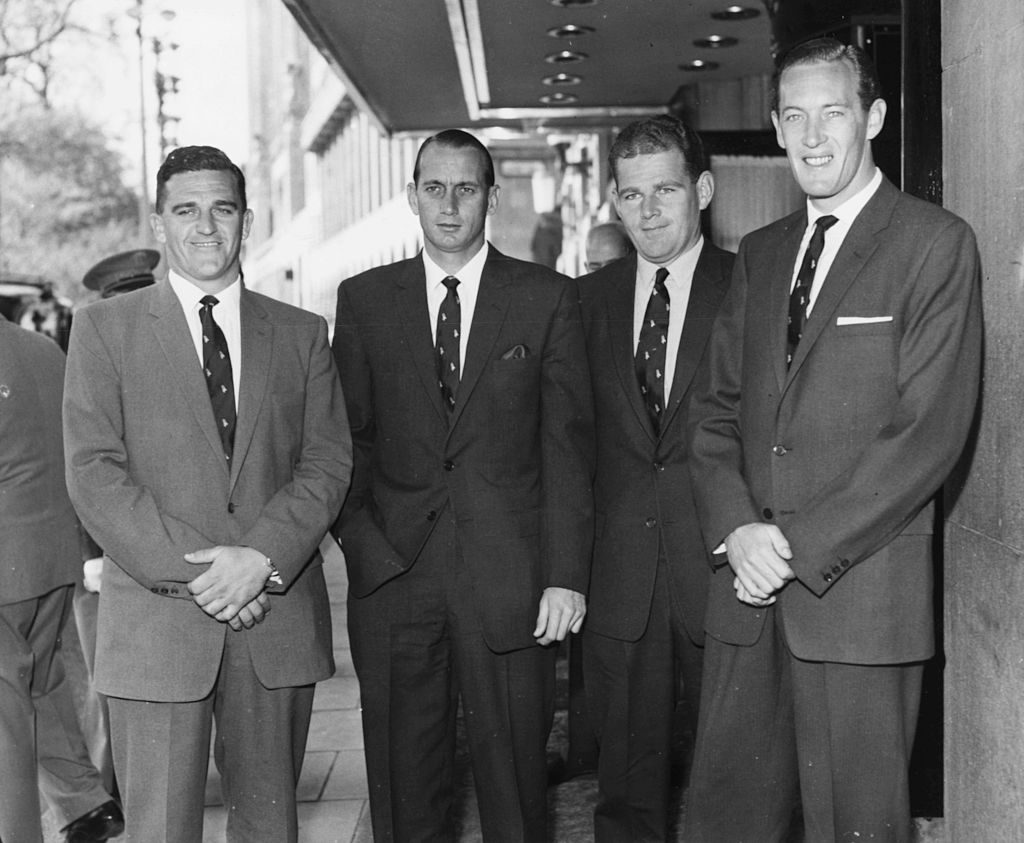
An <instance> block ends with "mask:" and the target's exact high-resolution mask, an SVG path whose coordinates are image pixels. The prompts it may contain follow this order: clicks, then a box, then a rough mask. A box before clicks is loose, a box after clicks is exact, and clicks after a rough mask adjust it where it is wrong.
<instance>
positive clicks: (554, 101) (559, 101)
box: [540, 91, 580, 105]
mask: <svg viewBox="0 0 1024 843" xmlns="http://www.w3.org/2000/svg"><path fill="white" fill-rule="evenodd" d="M540 101H541V102H542V103H544V105H571V104H572V103H574V102H579V101H580V98H579V97H578V96H576V94H567V93H565V92H564V91H555V93H553V94H545V95H544V96H542V97H541V98H540Z"/></svg>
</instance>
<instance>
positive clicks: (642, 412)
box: [605, 258, 657, 440]
mask: <svg viewBox="0 0 1024 843" xmlns="http://www.w3.org/2000/svg"><path fill="white" fill-rule="evenodd" d="M605 290H606V295H605V304H606V306H607V308H608V311H607V319H608V322H607V324H608V341H609V343H610V344H611V355H612V360H614V361H615V371H616V372H617V373H618V375H619V380H620V381H621V382H622V394H623V395H625V396H626V400H627V401H628V402H629V406H630V407H632V408H633V413H634V415H636V420H637V423H638V424H639V425H640V427H642V428H643V429H644V432H645V433H646V434H647V435H648V436H649V437H650V438H651V439H652V440H653V439H656V438H657V436H656V434H655V432H654V425H653V423H652V422H651V417H650V415H648V413H647V406H646V405H645V404H644V396H643V393H641V392H640V382H639V381H638V380H637V377H636V344H635V343H634V341H633V302H634V298H635V296H636V258H633V259H632V260H630V261H626V262H625V265H624V266H623V268H622V271H621V272H620V273H619V274H618V275H617V276H616V277H615V278H614V279H612V280H611V283H609V284H607V286H606V287H605Z"/></svg>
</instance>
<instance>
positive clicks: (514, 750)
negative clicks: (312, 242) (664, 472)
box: [334, 130, 594, 843]
mask: <svg viewBox="0 0 1024 843" xmlns="http://www.w3.org/2000/svg"><path fill="white" fill-rule="evenodd" d="M498 193H499V189H498V186H497V185H495V183H494V165H493V162H492V160H491V156H490V154H489V153H488V151H487V149H486V147H484V146H483V144H481V143H480V141H479V140H477V139H476V138H475V137H473V136H472V135H470V134H468V133H466V132H462V131H459V130H447V131H443V132H440V133H439V134H437V135H434V136H432V137H430V138H428V139H427V140H425V141H424V142H423V144H422V146H421V147H420V150H419V153H418V155H417V158H416V163H415V167H414V170H413V181H412V182H411V183H410V184H409V186H408V199H409V205H410V207H411V209H412V212H413V213H414V214H416V215H417V216H418V217H419V222H420V226H421V228H422V229H423V251H422V252H421V253H420V254H419V255H417V256H416V257H414V258H411V259H409V260H405V261H399V262H398V263H394V264H390V265H388V266H384V267H379V268H377V269H372V270H370V271H369V272H365V273H363V274H361V275H357V276H355V277H354V278H350V279H348V280H346V281H344V282H343V283H342V284H341V285H340V286H339V288H338V313H337V320H336V323H335V334H334V352H335V356H336V359H337V363H338V370H339V372H340V373H341V380H342V384H343V387H344V389H345V398H346V401H347V404H348V414H349V421H350V423H351V426H352V437H353V442H354V445H355V470H354V474H353V485H352V492H351V494H350V495H349V498H348V500H347V501H346V503H345V507H344V509H343V510H342V513H341V517H340V519H339V522H338V525H337V527H336V534H337V537H338V539H339V541H340V543H341V545H342V549H343V550H344V553H345V559H346V562H347V565H348V573H349V601H348V611H349V615H348V623H349V636H350V641H351V644H352V658H353V661H354V663H355V667H356V673H357V674H358V677H359V686H360V693H361V696H362V703H363V735H364V741H365V746H366V766H367V774H368V778H369V787H370V808H371V812H372V815H373V833H374V839H375V840H376V841H378V843H385V841H397V843H405V841H409V840H447V839H451V837H452V835H453V834H454V814H453V791H452V772H453V763H454V752H455V715H456V710H457V707H458V703H459V699H460V698H461V701H462V710H463V712H464V714H465V723H466V737H467V741H468V744H469V753H470V760H471V764H472V767H473V775H474V779H475V782H476V790H477V795H478V803H479V808H480V822H481V828H482V833H483V839H484V840H485V841H494V840H526V841H540V840H544V839H546V837H547V831H546V823H547V811H546V804H547V803H546V785H547V766H546V756H545V743H546V740H547V735H548V732H549V730H550V727H551V722H552V716H553V710H554V704H553V689H554V658H555V654H556V648H555V647H552V646H550V645H551V644H553V643H554V642H556V641H559V640H562V639H564V637H565V636H566V634H568V632H569V631H570V630H571V631H573V632H576V631H578V630H579V628H580V625H581V623H582V621H583V616H584V613H585V611H586V607H585V602H584V592H585V591H586V588H587V577H588V572H589V554H590V545H591V538H592V504H591V487H590V482H591V473H592V470H593V436H594V431H593V408H592V403H591V394H590V379H589V376H588V373H587V360H586V350H585V348H584V339H583V329H582V326H581V324H580V319H579V308H578V297H577V293H576V284H575V282H574V281H571V280H570V279H568V278H565V277H564V276H562V275H559V274H557V273H555V272H553V271H552V270H550V269H547V268H545V267H542V266H540V265H538V264H533V263H527V262H524V261H519V260H514V259H512V258H509V257H506V256H505V255H502V254H501V253H500V252H498V251H497V249H495V248H494V247H493V246H491V245H489V244H488V243H487V242H486V240H485V223H486V221H487V217H488V216H489V215H491V214H493V213H494V211H495V209H496V208H497V203H498Z"/></svg>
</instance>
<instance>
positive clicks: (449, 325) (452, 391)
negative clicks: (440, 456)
mask: <svg viewBox="0 0 1024 843" xmlns="http://www.w3.org/2000/svg"><path fill="white" fill-rule="evenodd" d="M441 283H443V284H444V286H445V287H447V288H448V292H447V293H446V294H445V297H444V301H443V302H441V308H440V309H439V310H438V311H437V333H436V340H435V352H436V353H435V358H436V361H437V382H438V386H440V387H441V400H442V401H444V406H445V409H447V410H448V412H451V411H452V410H454V409H455V395H456V393H458V391H459V336H460V335H461V333H462V305H461V304H460V303H459V294H458V292H457V291H456V289H455V288H456V287H458V286H459V279H458V278H454V277H452V276H451V275H449V276H448V277H447V278H445V279H444V281H443V282H441Z"/></svg>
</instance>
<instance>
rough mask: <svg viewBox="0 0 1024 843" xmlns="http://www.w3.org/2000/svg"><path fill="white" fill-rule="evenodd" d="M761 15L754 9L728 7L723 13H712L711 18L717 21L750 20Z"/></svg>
mask: <svg viewBox="0 0 1024 843" xmlns="http://www.w3.org/2000/svg"><path fill="white" fill-rule="evenodd" d="M759 14H761V11H760V10H759V9H752V8H750V7H749V6H726V7H725V8H724V9H722V10H721V11H718V12H712V13H711V17H713V18H714V19H715V20H749V19H750V18H756V17H757V16H758V15H759Z"/></svg>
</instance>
